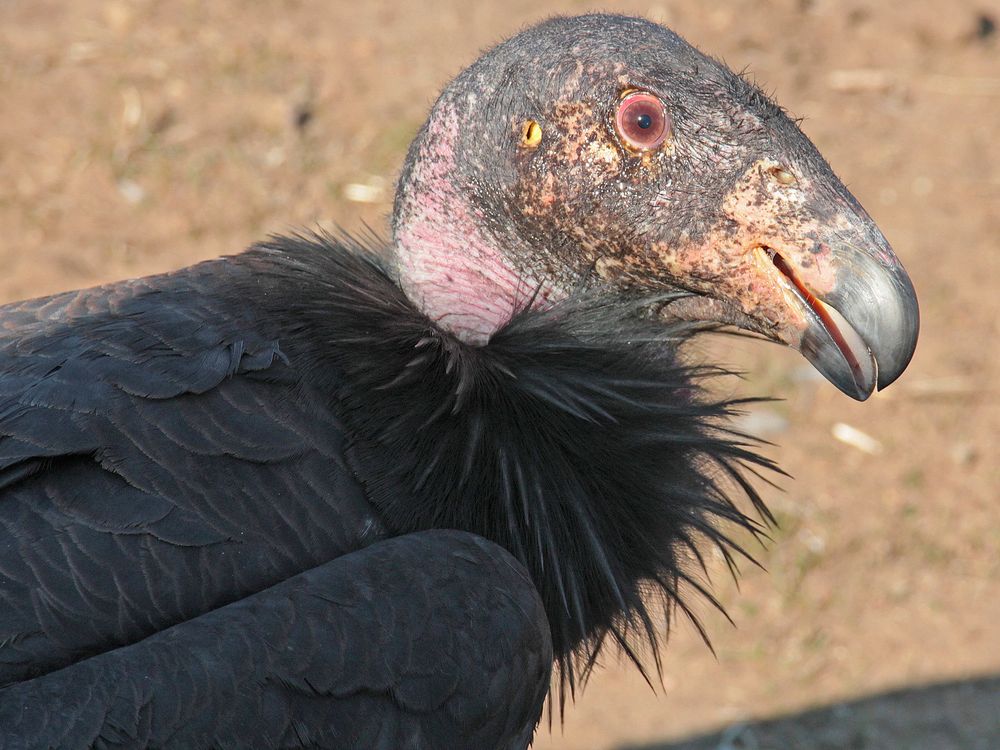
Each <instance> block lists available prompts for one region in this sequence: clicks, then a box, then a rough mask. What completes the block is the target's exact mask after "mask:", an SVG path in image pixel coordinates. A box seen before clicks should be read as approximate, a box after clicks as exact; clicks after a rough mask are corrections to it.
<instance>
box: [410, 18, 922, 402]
mask: <svg viewBox="0 0 1000 750" xmlns="http://www.w3.org/2000/svg"><path fill="white" fill-rule="evenodd" d="M581 21H582V22H581ZM553 37H555V38H556V39H555V40H553ZM554 41H555V43H553V42H554ZM532 70H542V71H546V72H547V74H545V75H534V76H533V75H532V74H531V73H530V72H529V71H532ZM633 90H642V91H647V92H650V93H653V94H655V95H656V96H658V97H660V99H662V101H663V102H664V104H665V107H666V111H667V113H668V114H669V116H670V118H671V120H672V132H671V134H670V136H669V137H668V138H667V139H666V141H665V142H664V143H663V144H662V145H661V146H660V147H658V148H656V149H655V150H651V151H637V150H635V149H632V148H630V147H629V146H628V145H627V144H626V143H625V142H624V141H623V139H622V138H621V137H620V136H619V134H618V132H617V131H616V129H615V125H614V120H615V113H616V108H617V106H618V103H619V102H620V101H621V98H622V96H623V95H624V94H625V93H627V92H630V91H633ZM528 120H534V121H536V122H538V123H539V124H540V126H541V128H542V138H541V140H540V142H539V143H538V144H537V145H531V146H528V145H525V144H524V143H523V142H522V131H523V127H524V123H525V122H526V121H528ZM444 123H448V127H445V126H444ZM441 153H445V154H447V158H448V164H449V166H452V167H454V169H453V170H452V173H453V174H454V177H453V178H452V179H451V184H450V186H448V187H449V188H450V189H446V190H445V191H444V193H443V194H444V195H446V196H447V200H446V205H445V204H441V206H440V209H441V210H439V211H438V212H437V217H436V219H435V221H434V222H433V223H434V224H435V228H436V229H437V230H441V229H442V227H441V226H439V225H440V224H441V221H440V218H441V216H448V215H449V212H450V211H452V210H457V213H458V215H459V216H464V217H467V218H466V220H464V221H463V220H462V219H459V220H458V221H457V225H455V226H451V227H446V228H444V229H450V230H451V235H452V236H454V237H455V238H457V239H458V240H459V242H458V243H457V245H460V246H461V252H462V253H467V254H468V255H467V256H466V258H465V260H468V259H469V258H472V259H473V261H474V262H473V265H476V262H478V263H479V265H480V268H481V273H479V275H478V277H477V278H478V279H479V280H480V281H482V282H483V283H485V284H493V283H499V286H498V287H497V288H493V287H488V291H480V290H479V288H478V287H477V285H476V283H475V281H473V282H470V286H469V287H468V288H463V289H462V291H461V294H460V295H457V298H456V299H455V300H452V301H451V302H450V304H449V305H440V306H439V307H445V308H447V309H448V310H449V311H450V310H452V309H453V308H454V307H455V305H456V304H460V301H461V299H477V298H481V297H487V298H490V299H496V298H497V296H498V295H499V296H501V297H502V293H503V292H504V291H505V290H506V291H507V292H508V293H509V292H510V291H511V289H512V283H510V282H505V281H504V279H505V277H507V276H509V275H511V273H512V272H513V275H514V276H516V277H517V278H518V279H519V280H520V281H521V282H522V283H521V284H520V286H519V289H520V290H521V292H522V293H523V290H524V288H527V289H529V290H530V289H537V288H539V287H540V288H541V289H542V294H541V296H540V299H541V301H542V302H544V301H545V300H546V299H548V298H550V297H552V296H556V297H558V296H561V295H565V294H566V293H568V292H569V291H570V290H572V289H573V288H576V287H577V286H579V284H580V283H581V280H589V282H590V283H599V282H602V283H605V284H609V285H610V286H611V288H612V289H615V290H617V291H618V292H619V293H620V294H623V295H645V294H650V293H655V292H658V291H662V290H667V289H682V290H688V291H690V292H693V293H695V295H696V297H693V298H691V299H689V300H683V301H681V302H680V303H677V304H676V306H675V307H674V309H673V313H674V314H676V315H680V316H685V317H692V318H705V319H710V320H717V321H721V322H726V323H733V324H736V325H739V326H741V327H743V328H747V329H751V330H754V331H757V332H760V333H762V334H764V335H766V336H768V337H770V338H772V339H775V340H778V341H781V342H783V343H786V344H788V345H790V346H794V347H796V348H799V349H800V350H802V351H803V353H804V354H805V355H806V356H807V357H809V358H810V359H811V360H812V361H813V363H814V364H815V365H816V366H817V367H818V368H819V369H820V370H821V371H823V372H824V374H826V375H827V377H829V378H830V379H831V380H832V381H833V382H835V383H836V384H837V385H838V387H841V389H842V390H845V392H848V393H849V394H850V395H852V396H854V397H855V398H862V399H863V398H865V397H867V395H868V394H869V393H870V392H871V390H872V389H873V388H874V386H875V370H874V366H873V365H872V364H871V362H870V361H868V362H867V374H856V375H855V376H852V374H851V367H850V366H849V365H850V362H849V361H850V360H853V359H857V360H866V359H868V360H870V358H871V357H874V358H875V359H878V360H879V368H880V369H879V373H878V385H879V387H884V386H885V385H888V384H889V383H890V382H892V380H894V379H895V378H896V377H898V375H899V374H900V373H901V372H902V369H903V368H904V367H905V365H906V364H907V362H908V361H909V358H910V356H911V355H912V352H913V347H914V346H915V343H916V334H917V327H918V322H917V321H918V316H917V309H916V300H915V296H914V294H913V290H912V286H911V285H910V283H909V280H908V278H907V277H906V274H905V272H904V271H903V270H902V267H901V266H900V264H899V262H898V261H897V260H896V258H895V256H894V255H893V253H892V250H891V249H890V247H889V244H888V242H887V241H886V240H885V238H884V237H883V235H882V234H881V232H880V231H879V230H878V228H877V227H876V226H875V224H874V222H873V221H872V220H871V218H870V217H869V216H868V214H867V213H865V211H864V210H863V209H862V208H861V206H860V205H859V204H858V202H857V201H856V200H855V199H854V197H853V196H852V195H851V194H850V193H849V192H848V190H847V189H846V188H845V187H844V185H843V183H841V181H840V180H839V179H838V178H837V177H836V176H835V175H834V173H833V171H832V170H831V169H830V166H829V165H828V164H827V162H826V161H825V160H824V159H823V157H822V156H821V155H820V154H819V152H818V151H817V150H816V148H815V147H814V146H813V145H812V143H811V142H810V141H809V140H808V138H806V137H805V135H803V133H802V132H801V131H800V130H799V128H798V126H797V125H796V123H795V122H794V121H793V120H791V119H790V118H789V117H788V116H786V114H785V113H784V111H783V110H782V109H781V108H779V107H778V106H777V105H775V104H774V103H772V102H771V101H770V100H769V99H768V98H767V97H766V96H765V95H764V94H763V93H762V92H761V91H760V90H759V89H758V88H757V87H756V86H754V85H753V84H751V83H749V82H748V81H746V80H745V79H744V78H741V77H739V76H737V75H735V74H733V73H732V72H731V71H729V70H728V69H727V68H726V67H725V66H723V65H721V64H720V63H718V62H716V61H714V60H712V59H710V58H708V57H706V56H705V55H703V54H701V53H700V52H698V51H697V50H695V49H694V48H693V47H691V46H689V45H688V44H687V43H686V42H684V41H683V40H682V39H680V38H679V37H678V36H677V35H675V34H674V33H673V32H671V31H669V30H667V29H664V28H662V27H660V26H656V25H654V24H651V23H649V22H646V21H643V20H641V19H633V18H623V17H617V16H592V17H589V18H587V19H575V23H572V24H569V23H567V22H565V20H560V19H555V20H553V21H551V22H549V23H547V24H543V25H542V26H539V27H536V28H535V29H532V30H529V31H528V32H526V33H524V34H521V35H519V36H518V37H515V38H514V39H513V40H511V41H509V42H507V43H505V44H503V45H501V46H500V47H498V48H497V49H496V50H494V51H492V52H491V53H488V54H487V55H485V56H484V57H483V58H481V59H480V60H479V61H478V62H477V63H476V64H475V65H473V66H472V67H470V68H469V69H468V70H466V71H465V72H464V73H462V74H461V75H460V76H459V77H458V78H457V79H456V80H455V81H454V82H453V83H452V85H451V86H449V87H448V89H447V90H446V91H445V93H444V94H443V95H442V97H441V99H440V100H439V101H438V103H437V104H436V105H435V108H434V111H433V112H432V116H431V120H430V122H429V123H428V125H427V126H426V127H425V130H424V131H423V132H422V133H421V135H420V136H419V137H418V139H417V141H416V142H415V144H414V146H413V148H412V150H411V154H410V159H409V160H408V165H407V169H406V170H405V171H404V175H403V178H402V180H401V190H400V197H399V198H398V199H397V205H396V212H395V220H394V227H395V228H396V232H397V239H399V238H400V237H401V236H402V240H403V241H402V242H401V243H400V244H401V245H402V247H403V252H402V253H401V256H402V258H403V261H404V262H403V263H402V264H401V266H402V269H403V272H402V276H403V281H404V288H406V282H407V278H408V276H407V268H409V266H407V263H406V260H407V258H408V257H411V256H415V255H421V257H426V256H427V255H428V254H430V253H428V252H424V253H423V254H421V253H420V252H419V251H418V250H415V249H414V247H415V246H416V244H417V243H413V242H407V238H406V229H407V228H408V227H410V226H412V225H413V224H417V223H419V221H414V217H415V216H416V215H417V214H418V213H419V211H415V210H414V207H415V206H421V207H426V206H427V205H429V204H433V203H434V201H435V200H443V199H440V197H439V198H434V197H431V196H427V195H424V196H420V195H413V194H412V193H411V192H408V190H407V188H408V187H409V186H411V185H412V184H413V182H414V181H413V180H412V179H411V177H412V175H414V174H419V173H420V171H421V170H422V169H425V170H426V169H428V168H432V167H433V164H434V163H435V160H436V159H438V158H439V157H440V155H441ZM498 154H499V155H500V157H501V158H499V159H498V158H497V155H498ZM429 165H430V166H429ZM425 174H426V173H425ZM446 208H447V210H445V209H446ZM418 218H419V217H418ZM470 219H471V220H470ZM449 221H451V219H449ZM401 230H402V232H401ZM442 234H448V231H443V232H442V231H438V232H437V234H436V236H441V235H442ZM454 251H455V248H452V252H454ZM430 252H439V251H430ZM775 253H777V254H779V255H780V259H781V260H783V261H784V264H785V265H784V266H783V267H784V269H785V271H786V272H782V271H781V270H779V269H778V268H777V267H776V266H775V262H773V260H772V259H773V257H774V254H775ZM789 273H791V274H792V275H793V276H794V279H793V278H792V277H790V276H789V275H788V274H789ZM415 278H416V277H415ZM448 278H449V279H451V280H453V276H451V275H449V276H448ZM497 280H499V282H498V281H497ZM437 286H438V287H446V286H447V283H446V282H445V281H442V282H440V283H439V284H438V285H437ZM431 287H434V284H433V283H431V284H424V283H423V281H422V279H421V278H417V280H416V281H413V282H412V283H411V284H410V288H409V289H408V291H409V292H410V293H411V296H415V297H416V298H417V299H418V301H419V300H420V299H421V298H422V297H421V295H422V294H424V295H425V296H426V298H427V299H429V300H430V304H431V305H432V304H433V302H434V294H433V293H428V292H427V291H426V289H427V288H431ZM801 289H806V290H808V293H809V294H811V295H815V297H817V298H819V299H821V300H823V301H824V302H826V304H827V305H829V306H833V307H835V308H836V309H837V310H839V313H841V314H842V316H843V317H842V318H840V319H839V320H840V321H841V327H845V326H846V327H848V328H850V327H853V328H854V329H856V333H857V334H859V336H860V339H863V343H862V342H861V340H860V339H859V338H855V339H851V338H850V336H847V337H846V338H847V344H836V343H835V339H836V338H837V337H836V335H835V334H834V335H831V333H830V331H829V330H828V329H829V327H830V323H829V322H828V321H827V320H826V318H824V317H823V313H822V312H820V313H817V311H816V305H815V304H810V303H809V302H807V299H806V298H804V297H803V294H802V293H801ZM509 306H510V303H509V301H508V302H507V307H509ZM515 306H516V305H515ZM855 307H857V308H858V309H857V310H855ZM500 308H504V306H503V305H501V306H500ZM872 308H875V309H874V310H873V309H872ZM504 309H506V308H504ZM493 312H494V313H496V312H497V309H496V308H495V309H494V311H493ZM485 317H486V324H487V328H486V329H485V330H484V331H483V333H484V334H487V335H488V333H489V330H490V329H489V326H490V325H492V326H493V327H494V328H495V324H496V323H497V322H499V321H497V320H495V319H493V318H492V317H490V316H489V315H486V316H485ZM845 318H846V321H844V320H843V319H845ZM852 343H853V350H852V349H851V345H852ZM845 346H846V347H847V348H846V349H845ZM867 350H870V351H871V354H869V353H868V351H867ZM855 364H856V363H855ZM862 364H864V362H862ZM862 369H865V368H862ZM857 372H858V370H857V368H856V367H855V373H857ZM861 381H866V382H861Z"/></svg>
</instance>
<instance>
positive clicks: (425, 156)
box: [393, 102, 537, 344]
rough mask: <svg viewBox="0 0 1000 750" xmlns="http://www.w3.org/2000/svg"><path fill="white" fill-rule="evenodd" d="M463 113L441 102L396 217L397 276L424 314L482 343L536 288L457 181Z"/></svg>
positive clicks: (453, 331)
mask: <svg viewBox="0 0 1000 750" xmlns="http://www.w3.org/2000/svg"><path fill="white" fill-rule="evenodd" d="M458 127H459V124H458V117H457V115H456V114H455V109H454V107H453V106H452V105H451V104H449V103H445V102H441V103H439V104H438V106H437V107H435V112H434V114H433V115H432V119H431V122H430V125H429V128H428V131H427V133H426V134H425V136H424V138H423V139H422V142H421V143H420V146H419V150H418V153H417V159H416V162H415V163H414V165H413V168H412V169H411V171H410V174H409V176H408V179H407V180H406V183H405V184H401V185H400V190H401V191H403V196H402V198H401V202H400V205H399V207H398V208H397V211H396V216H395V217H394V231H393V235H394V240H395V242H394V245H395V248H394V250H395V256H396V264H397V270H398V273H399V278H400V283H401V285H402V287H403V291H404V292H406V295H407V296H408V297H409V298H410V299H411V300H412V301H413V302H414V304H416V305H417V307H419V308H420V309H421V310H422V311H423V312H424V314H426V315H427V316H428V317H429V318H430V319H431V320H433V321H435V322H436V323H437V324H438V325H440V326H441V327H442V328H444V329H446V330H448V331H451V332H452V333H454V334H455V335H456V336H458V337H459V338H460V339H462V340H463V341H466V342H468V343H472V344H484V343H486V341H487V340H488V339H489V337H490V336H491V335H492V334H493V333H494V332H495V331H496V330H497V329H499V328H500V327H501V326H503V325H504V324H505V323H507V322H508V321H509V320H510V319H511V317H512V316H513V315H514V313H515V312H517V311H518V310H519V309H520V308H521V307H523V306H524V304H525V303H526V301H527V300H528V299H529V298H530V297H531V295H532V294H533V293H534V292H535V290H536V287H537V282H536V281H534V280H533V279H531V278H529V277H527V276H526V275H524V274H519V273H517V272H516V271H515V270H514V269H513V268H512V266H511V264H510V262H509V260H508V259H507V258H506V257H505V256H504V255H503V253H502V252H501V251H500V250H499V248H498V247H497V246H496V242H495V240H493V238H491V237H489V236H488V235H486V234H484V231H483V230H482V229H481V227H482V226H483V221H482V217H481V216H478V215H477V214H476V211H475V209H474V208H473V207H472V206H470V204H469V201H468V198H467V196H466V194H465V191H464V190H463V189H462V186H460V185H456V184H455V183H454V181H453V180H454V175H455V174H457V172H456V170H455V146H456V142H457V140H458Z"/></svg>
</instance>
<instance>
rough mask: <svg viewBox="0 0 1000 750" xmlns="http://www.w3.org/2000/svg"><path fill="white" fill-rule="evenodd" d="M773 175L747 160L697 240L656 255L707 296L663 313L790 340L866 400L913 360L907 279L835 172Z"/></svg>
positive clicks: (916, 323) (915, 320) (915, 321)
mask: <svg viewBox="0 0 1000 750" xmlns="http://www.w3.org/2000/svg"><path fill="white" fill-rule="evenodd" d="M773 172H774V167H773V165H771V164H770V163H767V162H758V163H756V164H754V165H753V166H752V167H751V168H750V169H749V170H748V171H747V172H746V174H745V175H744V176H743V178H742V179H741V180H740V181H738V182H737V184H736V185H735V186H734V187H733V188H732V190H731V192H730V193H729V194H728V195H727V196H726V199H725V201H724V203H723V212H724V218H723V220H722V221H721V222H720V224H719V226H718V228H717V229H716V230H714V231H712V232H710V233H709V234H708V236H707V237H706V238H705V239H704V240H703V243H701V244H699V245H697V246H688V247H685V248H684V249H683V251H681V252H678V251H676V250H674V251H671V252H664V253H662V254H661V256H660V257H661V258H662V259H663V263H664V265H665V266H666V267H667V268H668V269H669V271H670V272H671V276H672V278H674V279H680V280H683V283H684V285H685V288H687V289H689V290H690V291H693V292H695V293H697V294H699V295H702V296H700V297H698V298H696V299H693V300H681V301H680V302H678V303H675V304H673V305H672V306H671V309H670V311H669V313H668V314H669V315H676V316H678V317H686V318H690V319H701V320H716V321H721V322H724V323H730V324H733V325H737V326H739V327H741V328H746V329H748V330H752V331H756V332H758V333H762V334H763V335H765V336H767V337H768V338H770V339H772V340H774V341H778V342H781V343H783V344H787V345H788V346H790V347H792V348H794V349H798V350H799V351H800V352H801V353H802V354H803V355H804V356H805V357H806V359H808V360H809V361H810V362H811V363H812V365H813V366H814V367H815V368H816V369H817V370H818V371H819V372H820V373H822V374H823V375H824V376H825V377H826V378H827V379H828V380H829V381H830V382H831V383H833V384H834V385H835V386H837V388H839V389H840V390H841V391H843V392H844V393H845V394H847V395H848V396H851V397H852V398H855V399H857V400H858V401H864V400H865V399H867V398H868V397H869V396H870V395H871V394H872V391H874V390H875V388H876V387H878V388H879V389H882V388H885V387H886V386H888V385H890V384H891V383H892V382H893V381H895V380H896V378H898V377H899V376H900V374H901V373H902V372H903V370H905V369H906V366H907V365H908V364H909V362H910V358H911V357H912V356H913V351H914V349H915V348H916V345H917V333H918V331H919V328H920V313H919V309H918V307H917V298H916V294H915V293H914V291H913V285H912V284H911V283H910V279H909V277H908V276H907V275H906V271H905V270H903V266H902V265H901V264H900V262H899V260H898V259H897V258H896V256H895V254H894V253H893V252H892V248H891V247H890V246H889V243H888V241H887V240H886V239H885V236H884V235H883V234H882V232H880V231H879V229H878V227H877V226H876V225H875V222H874V221H872V219H871V217H870V216H869V215H868V214H867V213H866V212H865V210H864V209H863V208H862V207H861V206H860V205H859V204H858V202H857V201H856V200H855V199H854V197H853V196H852V195H851V194H850V193H849V192H848V191H847V189H846V188H845V187H844V186H843V184H842V183H840V181H839V180H837V179H836V177H835V176H834V175H833V174H832V172H828V173H827V174H825V175H823V174H821V175H820V176H819V178H809V177H806V176H802V177H799V178H798V179H797V180H795V181H794V182H793V183H792V184H785V185H782V184H780V183H775V181H774V180H771V179H770V178H769V175H771V174H772V173H773ZM788 181H789V180H788V179H787V178H786V179H785V182H786V183H787V182H788Z"/></svg>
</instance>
